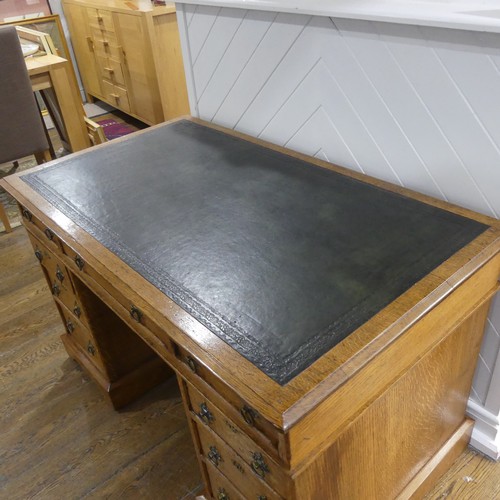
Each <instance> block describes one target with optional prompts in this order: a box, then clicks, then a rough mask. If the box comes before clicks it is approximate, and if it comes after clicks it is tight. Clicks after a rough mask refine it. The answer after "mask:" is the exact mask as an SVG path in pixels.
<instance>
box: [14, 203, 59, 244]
mask: <svg viewBox="0 0 500 500" xmlns="http://www.w3.org/2000/svg"><path fill="white" fill-rule="evenodd" d="M19 208H20V210H21V214H22V216H23V219H24V226H25V227H26V229H27V230H28V231H29V232H31V233H32V234H35V235H36V236H37V237H38V238H39V239H40V240H41V241H43V242H44V243H45V244H46V245H47V247H49V248H50V249H52V250H53V251H55V252H56V253H62V241H61V240H60V239H59V237H58V236H57V234H55V233H54V231H52V230H51V229H49V228H48V227H47V226H46V225H45V224H44V223H43V222H42V221H41V220H40V219H38V217H35V216H34V215H33V214H32V213H31V212H30V211H29V210H28V209H26V208H24V207H23V206H21V205H20V206H19Z"/></svg>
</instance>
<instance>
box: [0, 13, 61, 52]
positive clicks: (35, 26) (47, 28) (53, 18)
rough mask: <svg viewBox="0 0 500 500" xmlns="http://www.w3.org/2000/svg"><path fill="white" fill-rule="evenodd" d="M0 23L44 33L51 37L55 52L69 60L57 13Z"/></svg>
mask: <svg viewBox="0 0 500 500" xmlns="http://www.w3.org/2000/svg"><path fill="white" fill-rule="evenodd" d="M0 24H2V25H3V24H7V25H8V24H11V25H15V26H20V27H23V28H27V29H31V30H34V31H40V32H42V33H46V34H47V35H49V36H50V38H51V39H52V42H53V45H54V47H55V49H56V53H55V54H56V55H58V56H60V57H63V58H64V59H68V60H71V56H70V51H69V47H68V44H67V42H66V38H65V36H64V30H63V27H62V23H61V19H60V17H59V15H57V14H52V15H50V16H43V17H35V18H32V19H22V20H19V21H9V22H6V23H0Z"/></svg>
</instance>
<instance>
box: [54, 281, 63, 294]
mask: <svg viewBox="0 0 500 500" xmlns="http://www.w3.org/2000/svg"><path fill="white" fill-rule="evenodd" d="M60 293H61V289H60V288H59V285H58V284H57V283H56V282H54V283H53V284H52V295H55V296H56V297H59V294H60Z"/></svg>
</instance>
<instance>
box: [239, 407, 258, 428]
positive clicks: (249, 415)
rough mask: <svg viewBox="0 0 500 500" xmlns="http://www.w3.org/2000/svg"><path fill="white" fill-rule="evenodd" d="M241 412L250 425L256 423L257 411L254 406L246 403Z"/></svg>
mask: <svg viewBox="0 0 500 500" xmlns="http://www.w3.org/2000/svg"><path fill="white" fill-rule="evenodd" d="M240 413H241V416H242V417H243V419H244V420H245V422H246V423H247V424H248V425H252V426H253V425H255V418H256V417H257V412H256V411H255V410H254V409H253V408H250V406H247V405H245V406H243V408H242V409H241V410H240Z"/></svg>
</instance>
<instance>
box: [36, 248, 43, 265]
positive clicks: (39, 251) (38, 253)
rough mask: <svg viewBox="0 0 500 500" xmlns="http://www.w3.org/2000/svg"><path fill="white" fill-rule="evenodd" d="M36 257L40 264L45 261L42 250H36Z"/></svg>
mask: <svg viewBox="0 0 500 500" xmlns="http://www.w3.org/2000/svg"><path fill="white" fill-rule="evenodd" d="M35 257H36V258H37V259H38V262H42V260H43V254H42V252H41V250H40V249H38V248H37V249H36V250H35Z"/></svg>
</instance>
